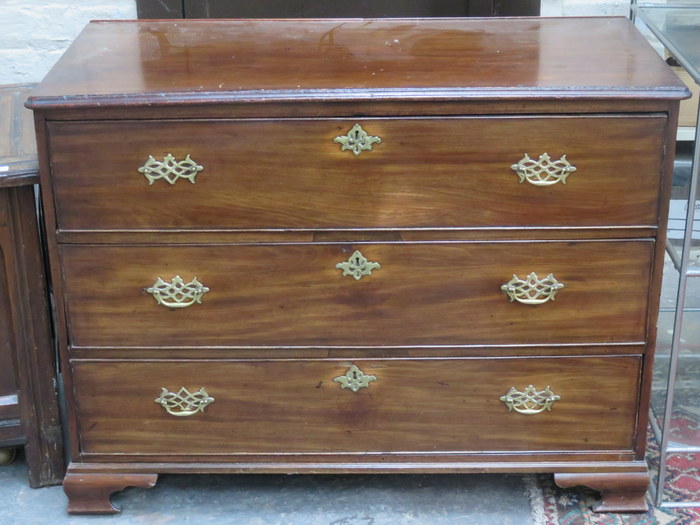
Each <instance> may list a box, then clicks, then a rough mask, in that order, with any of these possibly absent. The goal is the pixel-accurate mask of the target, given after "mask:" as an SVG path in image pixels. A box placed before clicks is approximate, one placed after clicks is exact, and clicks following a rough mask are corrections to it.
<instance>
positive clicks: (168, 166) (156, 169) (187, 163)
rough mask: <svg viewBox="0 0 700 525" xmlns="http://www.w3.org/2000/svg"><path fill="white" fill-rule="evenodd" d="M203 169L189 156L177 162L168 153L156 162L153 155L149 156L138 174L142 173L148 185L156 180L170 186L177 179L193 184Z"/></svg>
mask: <svg viewBox="0 0 700 525" xmlns="http://www.w3.org/2000/svg"><path fill="white" fill-rule="evenodd" d="M203 169H204V167H203V166H200V165H199V164H197V163H196V162H195V161H193V160H192V159H191V158H190V156H189V154H188V155H187V156H186V157H185V159H184V160H180V161H178V160H176V159H175V157H173V156H172V155H171V154H170V153H168V154H167V155H166V156H165V157H163V160H156V159H155V158H153V155H149V156H148V160H147V161H146V163H145V164H144V165H143V166H141V167H140V168H139V173H143V176H144V177H146V179H147V180H148V184H153V183H154V182H155V181H157V180H158V179H165V180H166V181H168V182H169V183H170V184H175V182H177V179H186V180H188V181H190V182H191V183H192V184H194V183H195V180H194V179H195V177H196V176H197V174H198V173H199V172H200V171H202V170H203Z"/></svg>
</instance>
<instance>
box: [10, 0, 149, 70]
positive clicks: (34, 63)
mask: <svg viewBox="0 0 700 525" xmlns="http://www.w3.org/2000/svg"><path fill="white" fill-rule="evenodd" d="M113 18H115V19H119V18H121V19H128V18H136V2H135V1H134V0H80V1H79V2H69V1H67V0H2V1H0V84H20V83H27V82H38V81H39V80H41V79H42V78H43V77H44V75H45V74H46V73H47V72H48V70H49V69H50V68H51V66H53V64H54V63H55V62H56V60H58V57H60V56H61V54H62V53H63V52H64V51H65V49H66V48H67V47H68V46H69V45H70V43H71V42H72V41H73V39H74V38H75V37H76V36H77V35H78V33H79V32H80V30H81V29H82V28H83V27H84V26H85V24H86V23H87V22H88V21H89V20H106V19H113Z"/></svg>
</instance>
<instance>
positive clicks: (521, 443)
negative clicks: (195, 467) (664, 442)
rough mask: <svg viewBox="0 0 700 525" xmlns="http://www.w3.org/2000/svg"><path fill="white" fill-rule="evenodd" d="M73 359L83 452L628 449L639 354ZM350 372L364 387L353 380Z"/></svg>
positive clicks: (188, 453)
mask: <svg viewBox="0 0 700 525" xmlns="http://www.w3.org/2000/svg"><path fill="white" fill-rule="evenodd" d="M353 367H355V368H353ZM73 369H74V379H75V383H74V384H75V388H76V394H77V405H78V418H79V435H80V443H81V450H82V452H84V453H103V454H110V453H114V454H130V453H134V454H149V453H150V454H170V453H172V454H182V455H190V454H199V453H203V454H204V453H206V454H212V453H221V454H226V453H258V454H266V453H277V452H288V453H318V452H321V453H323V452H372V451H375V452H407V451H419V452H439V451H452V452H454V451H496V450H498V451H527V452H532V451H555V450H630V449H631V448H632V440H633V437H634V432H635V421H636V402H637V397H638V381H639V370H640V359H639V358H638V357H630V356H624V357H576V358H574V357H566V358H530V359H525V358H521V359H517V358H505V359H496V360H489V359H430V360H415V359H407V360H358V361H330V360H327V361H326V360H299V361H294V360H282V361H263V360H259V361H258V360H252V361H237V362H236V361H214V362H212V361H207V362H205V361H180V362H174V361H155V362H153V361H152V362H127V361H122V362H110V361H102V362H89V361H88V362H77V363H74V365H73ZM352 372H355V375H356V376H357V379H358V381H359V382H363V381H362V380H364V383H366V386H359V387H358V388H357V389H356V391H353V388H351V385H350V386H348V387H346V388H343V379H344V378H346V377H347V376H348V374H350V375H353V374H352ZM339 378H340V379H339ZM528 387H531V391H530V393H531V395H530V396H529V398H528V395H527V394H528V392H527V391H528ZM547 387H549V389H548V390H547ZM183 388H184V389H186V390H181V389H183ZM188 394H189V395H188ZM533 397H537V398H538V399H539V401H535V400H533V399H532V398H533ZM521 402H522V403H521ZM508 403H511V405H510V406H512V408H511V409H509V405H508ZM528 410H529V411H530V412H533V413H522V411H528Z"/></svg>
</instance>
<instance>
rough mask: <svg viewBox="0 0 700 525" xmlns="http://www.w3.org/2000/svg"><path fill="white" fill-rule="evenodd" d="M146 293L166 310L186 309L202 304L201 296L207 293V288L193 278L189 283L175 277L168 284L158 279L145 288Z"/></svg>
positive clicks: (177, 276)
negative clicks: (166, 308)
mask: <svg viewBox="0 0 700 525" xmlns="http://www.w3.org/2000/svg"><path fill="white" fill-rule="evenodd" d="M146 291H147V292H148V293H150V294H151V295H152V296H153V297H155V299H156V302H157V303H158V304H162V305H163V306H167V307H168V308H186V307H188V306H191V305H193V304H194V303H200V304H201V302H202V296H203V295H204V294H205V293H207V292H208V291H209V288H207V287H206V286H204V285H203V284H202V283H200V282H199V281H198V280H197V278H196V277H195V278H194V279H192V280H191V281H190V282H189V283H186V282H185V281H183V280H182V277H180V276H179V275H176V276H175V277H173V279H172V280H171V281H170V282H166V281H164V280H163V279H161V278H160V277H158V279H157V280H156V282H155V283H153V286H151V287H149V288H146Z"/></svg>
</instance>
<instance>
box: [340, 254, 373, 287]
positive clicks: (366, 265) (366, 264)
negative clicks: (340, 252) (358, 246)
mask: <svg viewBox="0 0 700 525" xmlns="http://www.w3.org/2000/svg"><path fill="white" fill-rule="evenodd" d="M335 267H336V268H338V269H339V270H343V277H345V276H346V275H352V277H353V279H355V280H356V281H359V280H360V279H362V277H364V276H365V275H372V270H379V268H381V267H382V266H381V265H380V264H379V263H376V262H370V261H368V260H367V258H366V257H365V256H364V255H362V254H361V253H360V251H359V250H355V252H354V253H353V254H352V255H351V256H350V258H349V259H348V260H347V261H344V262H339V263H338V264H336V265H335Z"/></svg>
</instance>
